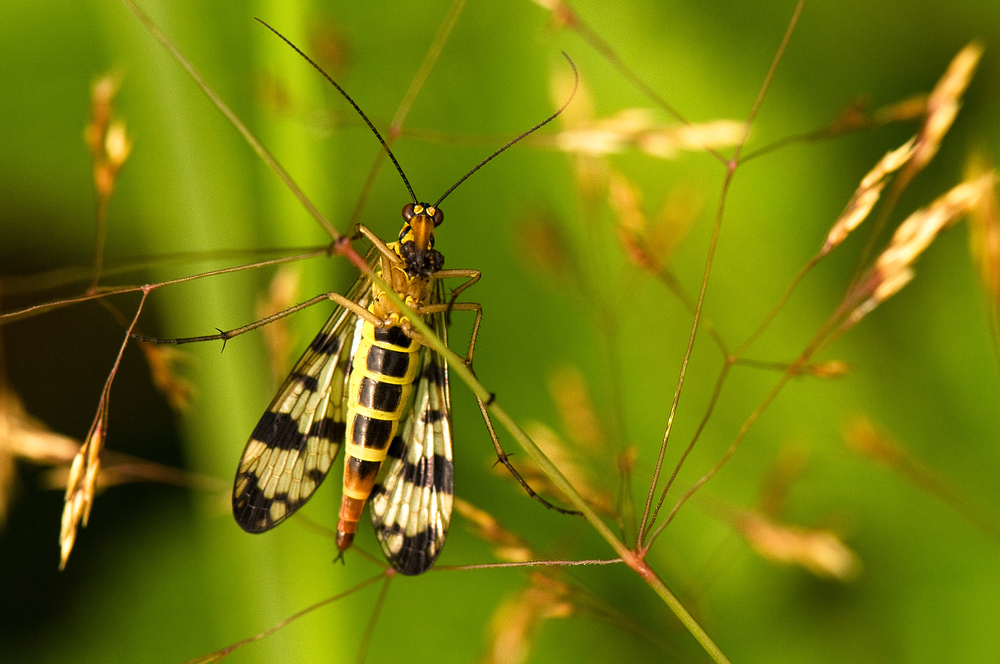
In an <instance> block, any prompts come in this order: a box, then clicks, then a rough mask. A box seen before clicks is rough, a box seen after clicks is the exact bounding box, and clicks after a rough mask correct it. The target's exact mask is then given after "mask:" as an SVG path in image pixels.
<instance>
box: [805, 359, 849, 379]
mask: <svg viewBox="0 0 1000 664" xmlns="http://www.w3.org/2000/svg"><path fill="white" fill-rule="evenodd" d="M803 372H804V373H808V374H810V375H812V376H815V377H816V378H821V379H831V378H842V377H843V376H846V375H847V374H849V373H850V372H851V365H849V364H848V363H847V362H844V361H842V360H827V361H826V362H817V363H815V364H808V365H806V366H805V368H804V369H803Z"/></svg>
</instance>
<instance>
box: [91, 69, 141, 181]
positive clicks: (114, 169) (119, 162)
mask: <svg viewBox="0 0 1000 664" xmlns="http://www.w3.org/2000/svg"><path fill="white" fill-rule="evenodd" d="M120 85H121V81H120V79H119V78H118V77H117V76H114V75H112V74H108V75H106V76H104V77H102V78H100V79H99V80H98V81H97V82H95V83H94V85H93V86H92V88H91V106H90V121H89V122H88V123H87V126H86V127H85V128H84V140H85V141H86V143H87V147H88V149H89V150H90V157H91V160H92V162H93V172H94V187H95V188H96V189H97V195H98V197H99V198H101V199H104V200H106V199H108V198H110V196H111V193H112V192H113V191H114V188H115V180H116V179H117V177H118V172H119V171H120V170H121V167H122V166H123V165H124V164H125V161H126V160H127V159H128V156H129V154H130V153H131V152H132V142H131V141H130V140H129V137H128V133H127V132H126V131H125V123H124V122H122V121H121V120H112V119H111V116H112V113H113V110H114V99H115V95H116V94H118V89H119V87H120Z"/></svg>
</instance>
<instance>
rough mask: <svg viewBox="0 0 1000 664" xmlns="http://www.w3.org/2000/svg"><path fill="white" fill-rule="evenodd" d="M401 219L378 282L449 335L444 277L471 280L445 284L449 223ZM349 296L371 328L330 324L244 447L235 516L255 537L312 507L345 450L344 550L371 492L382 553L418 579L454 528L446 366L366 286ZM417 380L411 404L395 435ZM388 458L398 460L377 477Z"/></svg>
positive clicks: (422, 211) (436, 218)
mask: <svg viewBox="0 0 1000 664" xmlns="http://www.w3.org/2000/svg"><path fill="white" fill-rule="evenodd" d="M403 216H404V219H405V221H406V223H405V225H404V227H403V230H402V231H401V232H400V236H399V241H397V242H394V243H392V244H389V245H382V247H380V248H379V252H376V254H375V256H374V258H378V259H380V261H379V263H380V267H379V268H378V270H377V273H378V274H380V276H382V278H383V279H385V280H386V281H387V282H388V283H389V284H390V285H391V287H392V288H393V290H394V291H395V292H396V293H398V294H399V295H400V296H401V297H402V298H403V299H404V301H405V302H406V304H407V305H408V306H410V307H411V308H414V309H415V310H417V311H418V312H420V311H421V310H426V311H428V312H430V313H429V314H428V315H429V316H431V318H432V321H431V323H432V328H433V329H434V330H435V331H436V332H437V333H438V334H442V333H443V332H444V330H445V325H444V321H443V317H444V312H445V310H446V308H447V305H445V304H444V303H443V302H442V299H443V298H442V293H443V287H442V284H441V278H440V277H441V276H461V275H465V274H472V273H471V272H469V271H463V270H451V271H448V272H446V273H444V274H443V275H442V273H441V267H442V265H443V263H444V257H443V256H442V255H441V254H440V252H438V251H437V250H435V249H434V248H433V243H434V233H433V231H434V227H435V226H436V225H439V224H440V223H441V221H442V220H443V215H442V213H441V211H440V210H439V209H437V208H436V207H434V206H428V205H413V204H409V205H407V206H406V208H404V211H403ZM376 246H378V245H376ZM350 299H351V300H352V301H353V303H354V304H355V306H357V307H365V308H366V309H367V311H368V312H369V313H370V314H371V318H372V319H374V321H375V322H373V321H372V320H370V319H369V318H367V317H360V316H359V317H356V316H355V314H354V312H353V311H352V308H351V307H349V306H346V305H345V306H341V307H339V308H338V309H337V310H336V311H335V312H334V313H333V315H332V316H331V317H330V320H329V321H327V323H326V325H324V327H323V329H322V330H321V331H320V333H319V335H317V337H316V339H314V340H313V343H312V344H311V345H310V347H309V348H308V349H307V350H306V353H305V354H304V355H303V357H302V359H300V360H299V362H298V364H296V366H295V368H294V369H293V370H292V373H291V374H290V375H289V377H288V378H287V379H286V381H285V383H284V385H282V387H281V389H280V390H279V391H278V395H277V396H276V397H275V398H274V401H273V402H272V403H271V406H270V407H269V408H268V410H267V412H265V414H264V415H263V417H261V420H260V422H259V423H258V425H257V427H256V428H255V429H254V432H253V434H252V435H251V437H250V441H249V442H248V443H247V446H246V449H245V450H244V452H243V458H242V459H241V461H240V465H239V469H238V471H237V475H236V482H235V484H234V487H233V513H234V515H235V517H236V521H237V523H239V524H240V526H241V527H242V528H243V529H244V530H247V531H249V532H262V531H264V530H267V529H269V528H272V527H274V526H275V525H277V524H278V523H280V522H281V521H282V520H284V519H285V518H286V517H288V516H289V515H290V514H292V513H293V512H294V511H295V510H297V509H298V508H299V507H301V506H302V505H303V504H305V502H306V501H307V500H308V499H309V497H310V496H311V495H312V492H313V491H315V489H316V487H317V486H318V485H319V483H320V482H321V481H322V479H323V478H324V476H325V475H326V473H327V471H328V470H329V468H330V466H331V464H332V463H333V459H334V457H335V456H336V455H337V452H338V451H339V449H340V446H341V444H342V443H343V444H344V445H345V462H344V486H343V498H342V502H341V508H340V521H339V522H338V524H337V546H338V548H339V549H340V551H341V552H343V551H345V550H346V549H347V548H348V547H350V546H351V543H352V542H353V540H354V533H355V532H356V531H357V525H358V522H359V521H360V519H361V512H362V509H363V508H364V505H365V502H366V501H367V499H368V497H369V495H371V493H372V492H373V490H374V492H375V499H374V501H373V506H374V508H373V512H372V521H373V523H374V526H375V531H376V534H377V535H378V538H379V541H380V542H381V543H382V547H383V549H384V551H385V554H386V556H387V557H388V558H389V560H390V562H391V563H392V564H393V566H394V567H396V568H397V569H399V570H400V571H402V572H405V573H408V574H418V573H420V572H423V571H425V570H426V569H428V568H429V567H430V566H431V565H432V564H433V562H434V560H435V558H437V555H438V553H440V550H441V545H442V544H443V543H444V538H445V535H446V534H447V530H448V524H449V522H450V520H451V504H452V500H451V497H452V485H453V482H452V477H453V466H452V453H451V449H452V447H451V426H450V421H451V411H450V398H449V393H448V382H447V365H446V364H445V363H444V362H443V361H442V360H441V359H440V358H439V357H437V355H436V354H435V353H434V352H433V351H431V350H430V349H429V348H427V347H422V346H421V344H420V342H419V340H418V338H417V336H416V334H415V333H414V332H413V331H412V330H411V327H410V323H409V321H408V320H407V319H405V318H404V317H402V316H401V314H400V313H399V311H398V310H397V309H396V307H395V306H394V305H393V304H392V302H391V301H389V299H388V298H387V297H386V295H385V293H384V292H383V291H382V289H381V288H380V287H379V286H377V285H374V284H373V283H372V282H371V280H370V279H368V278H367V277H362V278H361V279H359V280H358V282H357V283H356V284H355V285H354V287H353V288H352V289H351V291H350ZM472 306H473V307H478V305H472ZM460 308H462V309H468V308H470V304H469V303H463V304H462V305H461V306H460ZM421 369H423V370H422V371H421ZM418 375H419V380H418V381H417V382H418V386H417V399H416V401H415V405H414V406H413V407H412V408H411V409H410V411H409V415H408V417H407V421H406V422H405V423H404V426H403V430H402V432H401V434H402V435H397V433H398V431H397V429H398V425H399V421H400V419H401V417H402V415H403V413H404V410H405V408H406V406H407V403H408V400H409V396H410V392H411V389H412V387H413V383H414V381H415V380H416V379H417V378H418ZM387 455H388V456H392V457H393V458H392V462H391V463H390V464H387V465H386V468H385V471H384V472H383V473H382V474H381V476H380V475H379V470H380V468H381V466H382V464H383V461H385V459H386V457H387ZM377 480H381V481H379V482H378V483H376V482H377Z"/></svg>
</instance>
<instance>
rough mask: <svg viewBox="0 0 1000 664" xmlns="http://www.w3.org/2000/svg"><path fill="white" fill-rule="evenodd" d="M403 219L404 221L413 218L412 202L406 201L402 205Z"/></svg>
mask: <svg viewBox="0 0 1000 664" xmlns="http://www.w3.org/2000/svg"><path fill="white" fill-rule="evenodd" d="M403 219H405V220H406V221H409V220H410V219H413V203H407V204H406V205H404V206H403Z"/></svg>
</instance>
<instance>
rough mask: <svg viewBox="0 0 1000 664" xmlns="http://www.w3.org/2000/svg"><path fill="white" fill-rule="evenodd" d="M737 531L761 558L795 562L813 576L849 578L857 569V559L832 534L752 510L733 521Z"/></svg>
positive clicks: (787, 562) (858, 565)
mask: <svg viewBox="0 0 1000 664" xmlns="http://www.w3.org/2000/svg"><path fill="white" fill-rule="evenodd" d="M734 525H735V526H736V528H737V530H739V531H740V533H741V534H742V535H743V536H744V537H745V538H746V540H747V542H748V543H749V544H750V546H751V547H752V548H753V550H754V551H756V552H757V553H758V554H760V555H761V556H762V557H764V558H767V559H768V560H771V561H774V562H777V563H782V564H786V565H799V566H801V567H803V568H805V569H806V570H808V571H809V572H811V573H813V574H815V575H816V576H820V577H824V578H830V579H836V580H838V581H850V580H851V579H854V578H855V577H857V575H858V574H859V573H860V572H861V561H860V559H859V558H858V557H857V555H855V553H854V552H853V551H851V549H850V548H848V547H847V545H846V544H844V543H843V542H842V541H840V539H839V538H838V537H837V536H836V535H834V534H833V533H831V532H829V531H827V530H818V529H811V528H800V527H797V526H788V525H783V524H779V523H776V522H774V521H772V520H770V519H768V518H766V517H763V516H761V515H759V514H756V513H753V512H749V511H747V512H743V513H741V514H740V515H739V516H738V517H737V518H736V520H735V524H734Z"/></svg>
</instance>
